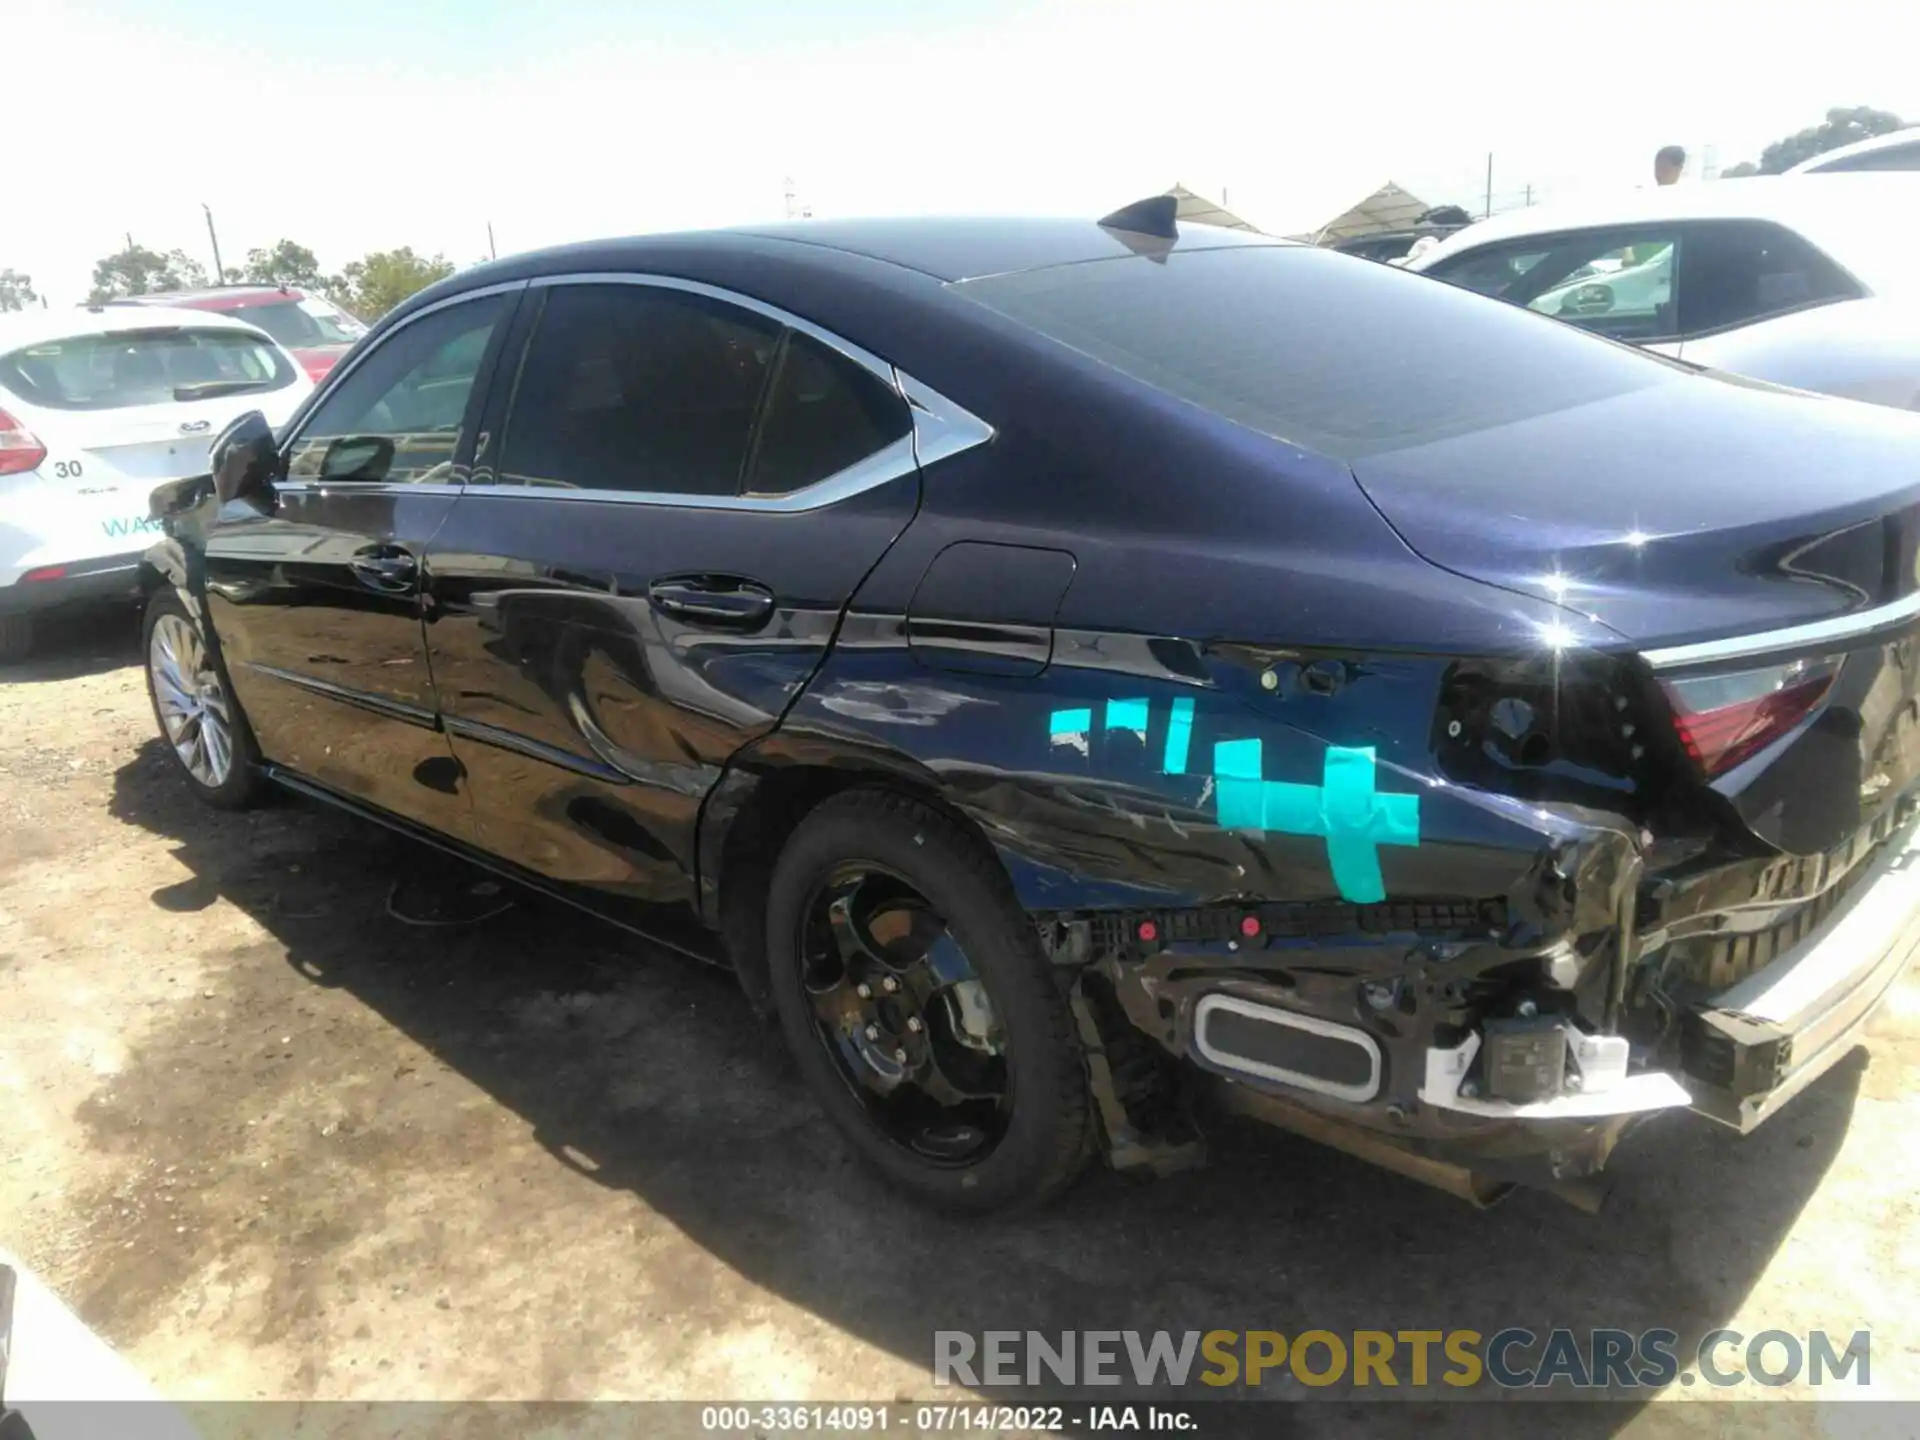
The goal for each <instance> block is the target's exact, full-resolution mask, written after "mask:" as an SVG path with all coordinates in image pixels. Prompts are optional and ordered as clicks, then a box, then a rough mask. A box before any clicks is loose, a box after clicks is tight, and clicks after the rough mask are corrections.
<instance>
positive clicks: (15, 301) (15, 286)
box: [0, 270, 40, 310]
mask: <svg viewBox="0 0 1920 1440" xmlns="http://www.w3.org/2000/svg"><path fill="white" fill-rule="evenodd" d="M39 303H40V297H39V295H37V294H36V293H35V292H34V288H33V277H32V276H31V275H22V274H21V273H20V272H19V271H18V270H0V310H24V309H26V308H27V306H29V305H38V304H39Z"/></svg>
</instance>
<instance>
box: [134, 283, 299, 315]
mask: <svg viewBox="0 0 1920 1440" xmlns="http://www.w3.org/2000/svg"><path fill="white" fill-rule="evenodd" d="M304 298H305V292H304V291H302V290H300V289H298V288H297V287H295V286H292V285H208V286H203V287H201V288H199V289H194V290H154V291H150V292H149V293H147V294H145V295H123V296H120V297H117V298H116V299H115V301H114V303H115V304H117V305H168V304H174V305H185V306H187V307H189V308H190V309H194V310H208V309H214V310H224V309H228V308H230V307H233V306H238V305H250V304H253V303H254V302H255V301H258V300H267V299H275V300H300V299H304Z"/></svg>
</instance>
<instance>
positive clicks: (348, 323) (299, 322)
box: [227, 299, 367, 350]
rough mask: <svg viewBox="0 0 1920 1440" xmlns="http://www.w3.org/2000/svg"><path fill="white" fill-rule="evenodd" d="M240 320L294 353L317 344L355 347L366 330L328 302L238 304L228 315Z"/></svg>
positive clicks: (283, 301)
mask: <svg viewBox="0 0 1920 1440" xmlns="http://www.w3.org/2000/svg"><path fill="white" fill-rule="evenodd" d="M227 313H228V314H229V315H231V316H233V317H234V319H236V320H244V321H246V322H247V323H248V324H249V325H258V326H259V327H260V328H261V329H262V330H264V331H266V332H267V334H269V335H271V336H272V337H273V338H274V339H276V340H278V341H279V342H280V343H281V344H282V345H285V346H287V347H288V348H289V349H292V350H302V349H305V348H307V347H309V346H314V345H351V344H352V343H353V342H354V341H356V340H358V339H359V338H360V337H361V336H362V335H364V334H366V333H367V332H366V329H365V328H364V327H363V326H362V325H361V324H360V323H359V321H357V320H352V319H349V318H348V317H347V316H346V315H344V314H342V313H341V312H340V311H338V310H336V309H334V308H333V307H332V306H331V305H329V304H327V303H326V302H325V301H324V300H292V299H288V300H275V301H271V302H269V303H267V304H264V305H236V306H235V307H234V308H233V309H231V310H229V311H228V312H227Z"/></svg>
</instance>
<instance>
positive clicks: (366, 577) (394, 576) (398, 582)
mask: <svg viewBox="0 0 1920 1440" xmlns="http://www.w3.org/2000/svg"><path fill="white" fill-rule="evenodd" d="M347 568H348V569H350V570H352V571H353V573H354V574H355V575H356V576H357V577H359V580H360V583H361V584H363V585H366V586H368V587H370V588H371V589H374V590H382V591H385V592H387V593H389V594H394V593H399V592H404V591H407V590H411V589H412V588H413V582H414V581H415V580H417V579H418V578H419V576H420V562H419V561H417V560H415V559H414V558H413V556H412V554H411V553H409V552H408V551H406V550H403V549H401V548H400V547H399V546H398V545H375V546H372V547H370V548H368V549H366V550H360V551H357V552H355V554H354V556H353V558H352V559H351V560H349V561H347Z"/></svg>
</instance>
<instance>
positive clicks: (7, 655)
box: [0, 614, 33, 665]
mask: <svg viewBox="0 0 1920 1440" xmlns="http://www.w3.org/2000/svg"><path fill="white" fill-rule="evenodd" d="M32 652H33V616H31V615H25V614H21V615H0V665H11V664H13V663H14V662H15V661H17V660H24V659H26V658H27V656H28V655H30V654H31V653H32Z"/></svg>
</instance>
